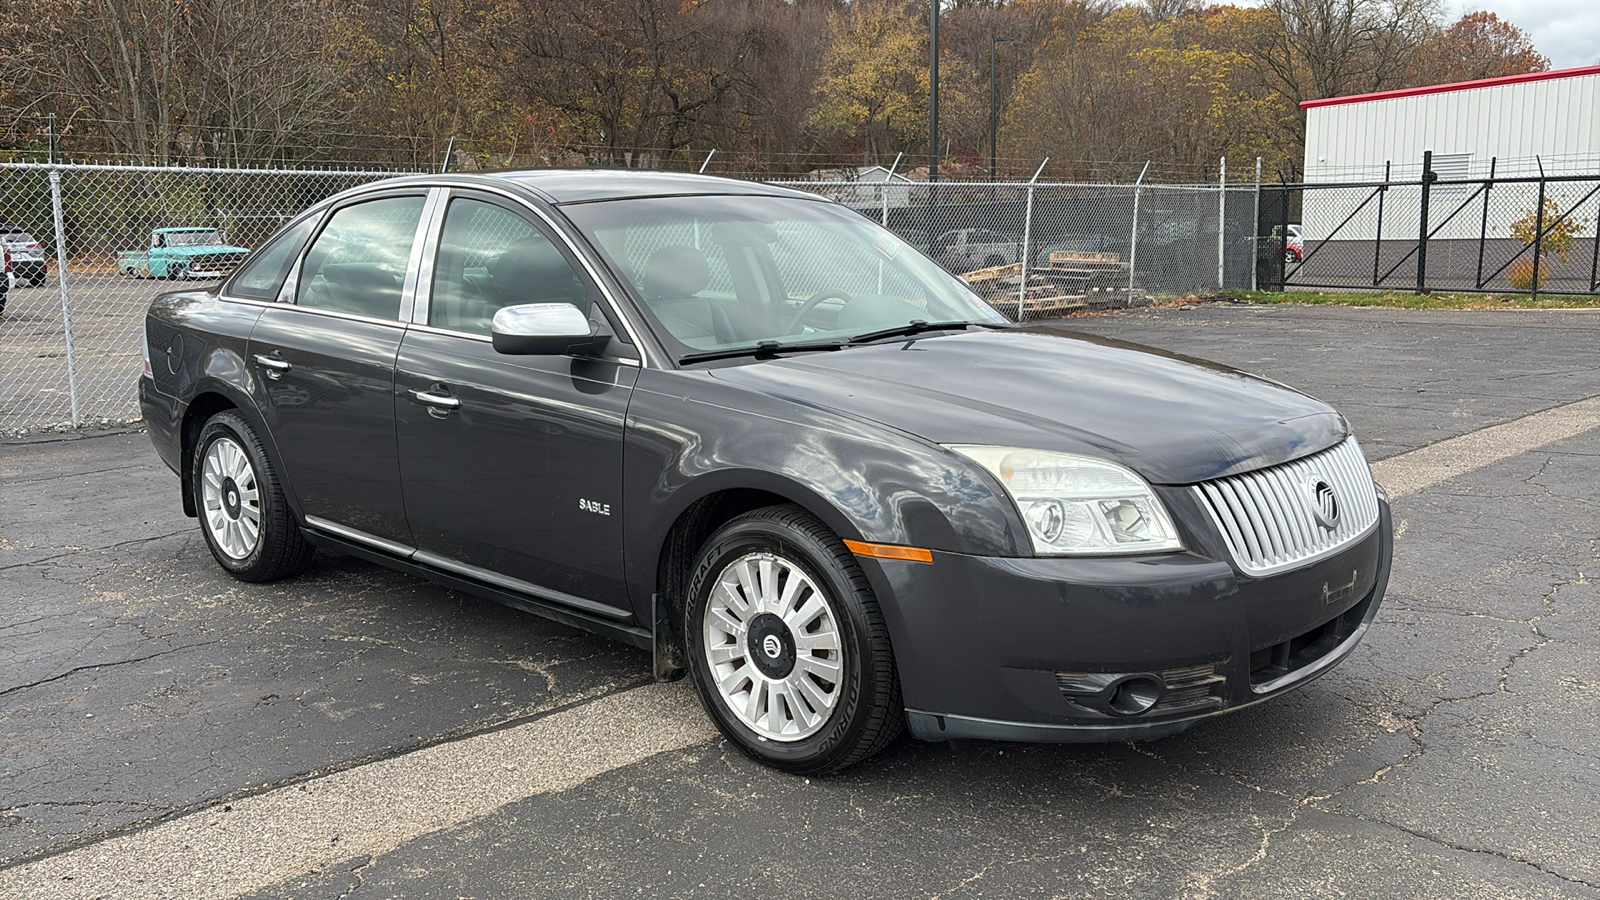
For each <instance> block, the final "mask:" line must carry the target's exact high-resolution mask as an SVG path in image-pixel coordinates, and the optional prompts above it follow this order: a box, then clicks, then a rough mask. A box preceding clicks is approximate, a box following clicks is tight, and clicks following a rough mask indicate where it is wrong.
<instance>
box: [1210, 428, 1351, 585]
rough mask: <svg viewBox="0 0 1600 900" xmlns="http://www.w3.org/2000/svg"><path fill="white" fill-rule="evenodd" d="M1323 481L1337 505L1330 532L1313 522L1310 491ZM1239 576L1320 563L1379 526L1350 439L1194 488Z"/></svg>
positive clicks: (1262, 573)
mask: <svg viewBox="0 0 1600 900" xmlns="http://www.w3.org/2000/svg"><path fill="white" fill-rule="evenodd" d="M1316 479H1320V480H1323V481H1326V482H1328V484H1329V486H1331V487H1332V488H1333V491H1334V495H1335V497H1336V498H1337V501H1338V504H1339V517H1338V521H1337V523H1336V525H1335V527H1334V528H1333V529H1331V530H1330V529H1327V528H1324V527H1322V526H1321V525H1320V524H1318V523H1317V521H1316V519H1315V517H1314V515H1313V509H1312V504H1313V503H1314V502H1315V500H1314V498H1313V497H1312V491H1311V490H1310V488H1309V485H1310V484H1311V483H1312V482H1313V481H1314V480H1316ZM1194 491H1195V494H1196V496H1197V497H1198V499H1199V500H1200V504H1201V505H1202V506H1203V507H1205V509H1206V511H1207V512H1209V513H1210V514H1211V518H1212V520H1213V521H1214V522H1215V523H1216V525H1217V529H1218V531H1219V532H1220V533H1221V534H1222V539H1223V542H1224V543H1226V544H1227V545H1228V552H1229V553H1230V554H1232V556H1233V561H1234V563H1235V564H1236V565H1238V567H1239V570H1240V571H1242V572H1244V573H1245V574H1247V575H1254V576H1263V575H1271V574H1273V573H1276V572H1281V571H1284V570H1285V569H1290V568H1293V567H1295V566H1298V565H1302V564H1304V563H1307V562H1310V561H1312V560H1315V559H1318V558H1320V557H1323V556H1326V555H1328V554H1331V553H1333V552H1334V551H1336V550H1338V549H1339V548H1340V547H1343V546H1344V545H1345V544H1348V543H1350V542H1351V541H1354V540H1356V539H1358V538H1360V537H1361V536H1362V535H1364V534H1366V533H1367V531H1368V530H1369V529H1370V528H1371V527H1372V525H1373V523H1375V522H1376V521H1377V520H1378V494H1377V489H1376V487H1375V486H1374V485H1373V483H1372V471H1371V469H1369V468H1368V467H1367V460H1366V457H1364V456H1362V455H1361V447H1360V445H1359V444H1357V443H1356V439H1355V438H1354V437H1351V438H1348V439H1346V440H1345V441H1344V443H1342V444H1339V445H1338V446H1336V447H1332V448H1330V449H1327V450H1324V451H1322V452H1321V453H1317V454H1314V455H1312V456H1308V457H1305V458H1303V459H1297V460H1293V461H1291V462H1287V463H1284V464H1282V465H1279V466H1274V467H1272V468H1269V469H1259V470H1257V471H1254V472H1246V473H1244V474H1242V475H1230V476H1228V477H1226V478H1218V479H1216V480H1214V481H1207V482H1204V483H1202V484H1198V485H1195V487H1194Z"/></svg>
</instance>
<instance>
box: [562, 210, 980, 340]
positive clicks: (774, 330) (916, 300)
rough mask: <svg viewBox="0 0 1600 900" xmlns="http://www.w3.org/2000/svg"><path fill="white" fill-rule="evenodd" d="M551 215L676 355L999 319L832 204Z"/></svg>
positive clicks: (962, 288) (895, 242)
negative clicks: (624, 285) (580, 235)
mask: <svg viewBox="0 0 1600 900" xmlns="http://www.w3.org/2000/svg"><path fill="white" fill-rule="evenodd" d="M562 211H563V212H565V213H566V214H567V216H568V217H569V218H570V219H571V220H572V221H573V222H574V223H575V224H576V225H577V226H578V227H579V228H580V229H582V230H583V232H584V233H585V234H586V235H587V236H588V238H589V239H590V242H591V243H592V244H594V246H596V247H597V248H599V249H600V251H601V252H602V253H603V254H604V255H605V256H606V257H607V260H606V261H607V263H608V264H609V265H610V266H611V268H612V271H614V272H616V273H618V274H619V275H621V276H622V277H623V278H624V279H626V280H627V281H628V282H629V284H630V285H631V286H632V288H633V291H634V294H635V296H636V297H637V298H638V299H639V300H640V303H641V306H642V307H643V308H644V310H645V311H646V313H647V314H648V315H649V316H650V317H651V318H652V319H653V320H654V324H655V325H656V326H658V327H657V329H656V330H657V333H658V334H660V335H661V336H662V338H663V340H665V341H666V342H667V343H668V344H669V346H670V345H674V344H675V345H676V346H675V347H673V349H674V350H675V351H676V352H677V353H678V354H679V355H686V354H689V353H703V352H706V351H717V350H723V349H731V348H741V347H754V346H756V345H758V344H762V343H764V342H775V343H777V344H779V345H785V344H796V343H801V342H804V343H808V344H809V343H815V342H819V341H846V340H849V339H850V338H852V337H857V336H860V335H863V334H870V333H872V332H876V331H881V330H885V329H893V328H898V327H901V326H905V325H908V324H910V323H912V322H918V321H921V322H931V323H946V322H971V323H979V324H1002V323H1004V322H1005V319H1004V318H1002V317H1001V316H1000V314H999V313H997V312H995V311H994V310H993V309H991V308H989V306H988V305H987V304H985V303H984V302H983V301H982V300H980V299H978V297H977V296H976V295H974V294H973V293H972V291H970V290H969V289H968V288H967V286H966V283H965V282H963V281H961V280H959V279H957V278H956V277H955V276H953V275H950V274H949V273H947V272H945V271H944V270H943V269H941V268H939V267H938V266H937V265H935V264H934V263H932V262H930V261H929V260H928V259H927V258H926V257H924V256H922V255H921V254H920V253H917V252H916V251H915V250H913V249H912V248H911V247H909V246H907V245H906V244H905V243H904V242H903V241H901V240H900V239H899V238H897V237H895V236H894V235H893V234H892V233H890V232H889V231H886V230H885V229H883V228H881V227H879V226H878V225H877V224H875V223H873V222H871V221H869V220H867V219H865V218H863V217H861V216H860V215H857V214H856V213H854V212H851V211H850V210H849V209H848V208H845V207H841V206H839V205H837V204H833V203H826V202H819V201H813V200H802V199H798V198H785V197H655V198H647V199H638V200H610V201H605V202H599V203H587V204H577V205H573V206H568V207H565V208H564V209H563V210H562Z"/></svg>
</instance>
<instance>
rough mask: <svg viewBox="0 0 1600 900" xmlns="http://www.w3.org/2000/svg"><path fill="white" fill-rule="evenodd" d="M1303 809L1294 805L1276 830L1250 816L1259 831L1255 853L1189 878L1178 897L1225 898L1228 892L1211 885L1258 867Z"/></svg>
mask: <svg viewBox="0 0 1600 900" xmlns="http://www.w3.org/2000/svg"><path fill="white" fill-rule="evenodd" d="M1304 808H1305V804H1303V803H1301V804H1298V805H1296V806H1295V807H1294V808H1293V809H1291V810H1290V811H1289V817H1288V818H1287V819H1285V820H1284V822H1283V824H1282V825H1280V826H1278V827H1277V828H1268V827H1266V826H1265V825H1264V824H1263V823H1262V821H1261V817H1260V816H1256V815H1252V816H1251V818H1252V819H1254V820H1255V825H1256V827H1257V828H1259V829H1261V841H1260V843H1259V844H1257V846H1256V852H1255V853H1254V854H1253V855H1252V856H1251V857H1250V858H1249V859H1247V860H1245V861H1244V862H1242V863H1239V864H1237V865H1232V866H1225V867H1223V868H1221V869H1218V870H1216V871H1213V872H1205V873H1202V874H1200V875H1196V876H1193V877H1191V878H1190V879H1189V880H1188V881H1187V882H1185V883H1184V885H1183V889H1182V891H1181V893H1179V895H1178V896H1180V897H1182V898H1184V900H1209V898H1212V897H1220V896H1226V895H1227V894H1228V892H1223V893H1218V892H1217V891H1216V890H1214V889H1213V888H1212V886H1211V885H1212V883H1213V882H1215V881H1217V880H1218V879H1220V878H1229V877H1232V876H1234V875H1238V874H1239V873H1240V872H1245V871H1248V870H1249V869H1252V868H1254V867H1255V866H1258V865H1260V864H1261V863H1262V861H1263V860H1265V859H1266V858H1267V853H1268V851H1270V850H1271V849H1272V839H1273V838H1274V837H1276V836H1278V835H1280V834H1282V833H1283V832H1285V831H1288V830H1289V829H1290V828H1292V827H1294V823H1295V820H1296V819H1298V818H1300V811H1301V810H1302V809H1304Z"/></svg>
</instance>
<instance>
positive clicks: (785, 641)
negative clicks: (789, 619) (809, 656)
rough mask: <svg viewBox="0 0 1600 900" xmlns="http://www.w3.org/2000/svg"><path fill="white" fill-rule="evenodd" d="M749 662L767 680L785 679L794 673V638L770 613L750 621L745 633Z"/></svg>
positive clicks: (780, 621) (780, 620)
mask: <svg viewBox="0 0 1600 900" xmlns="http://www.w3.org/2000/svg"><path fill="white" fill-rule="evenodd" d="M746 634H747V635H748V637H747V640H748V642H749V645H748V652H749V654H750V662H751V663H752V664H754V665H755V667H756V670H757V671H759V672H760V673H761V674H763V675H765V676H767V677H768V678H787V677H788V676H789V673H790V672H792V671H794V658H795V648H794V636H793V635H792V634H790V633H789V626H787V625H785V624H783V620H782V619H780V618H778V617H777V616H775V615H772V614H771V613H762V614H761V615H759V616H756V617H755V618H754V619H751V620H750V629H749V631H748V632H746Z"/></svg>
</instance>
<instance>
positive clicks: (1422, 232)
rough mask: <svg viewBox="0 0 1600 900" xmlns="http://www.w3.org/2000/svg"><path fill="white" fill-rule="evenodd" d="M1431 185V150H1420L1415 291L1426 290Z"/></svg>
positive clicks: (1423, 291)
mask: <svg viewBox="0 0 1600 900" xmlns="http://www.w3.org/2000/svg"><path fill="white" fill-rule="evenodd" d="M1432 186H1433V151H1432V150H1424V151H1422V225H1421V226H1420V227H1419V228H1418V229H1417V293H1419V294H1426V293H1427V292H1428V282H1427V279H1428V193H1429V189H1430V188H1431V187H1432Z"/></svg>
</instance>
